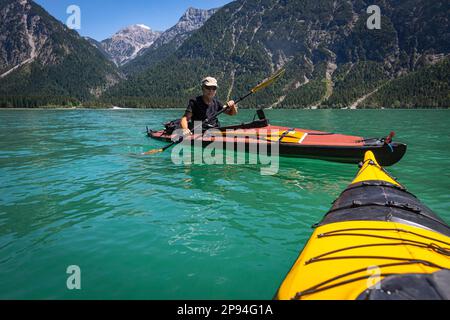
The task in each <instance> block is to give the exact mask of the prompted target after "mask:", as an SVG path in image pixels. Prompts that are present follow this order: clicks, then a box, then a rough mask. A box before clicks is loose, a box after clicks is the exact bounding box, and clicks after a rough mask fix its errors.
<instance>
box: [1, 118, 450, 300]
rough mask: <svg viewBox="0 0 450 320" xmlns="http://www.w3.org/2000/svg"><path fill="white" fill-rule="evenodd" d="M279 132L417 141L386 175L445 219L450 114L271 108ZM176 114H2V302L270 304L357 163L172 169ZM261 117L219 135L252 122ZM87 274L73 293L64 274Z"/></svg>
mask: <svg viewBox="0 0 450 320" xmlns="http://www.w3.org/2000/svg"><path fill="white" fill-rule="evenodd" d="M266 114H267V116H268V117H269V119H271V123H272V124H278V125H285V126H291V127H294V126H295V127H300V128H309V129H316V130H323V131H333V132H339V133H346V134H355V135H362V136H367V137H374V136H380V137H382V136H386V135H387V134H388V133H389V132H390V131H391V130H394V131H395V132H396V133H397V136H396V137H395V140H397V141H401V142H404V143H407V144H408V151H407V153H406V155H405V157H404V158H403V159H402V160H401V161H400V162H399V163H398V164H396V165H395V166H393V167H389V168H388V170H389V172H391V173H392V175H394V176H395V177H398V178H399V181H400V182H401V183H403V184H404V185H405V186H406V187H407V188H408V189H409V191H411V192H412V193H414V194H415V195H416V196H417V197H418V198H419V199H421V200H422V201H423V202H424V203H425V204H426V205H428V206H429V207H430V208H431V209H433V210H434V211H435V212H436V213H437V214H438V215H439V216H441V217H442V218H443V219H444V220H445V221H446V222H447V223H449V222H450V193H449V189H450V181H449V178H450V174H449V171H448V167H449V166H450V142H449V136H450V121H449V119H450V111H447V110H269V111H266ZM180 115H181V111H176V110H95V111H93V110H0V182H1V183H0V299H13V298H14V299H79V298H81V299H271V298H272V297H273V295H274V294H275V292H276V290H277V288H278V286H279V285H280V283H281V281H282V280H283V278H284V276H285V275H286V273H287V272H288V271H289V269H290V267H291V266H292V263H293V262H294V261H295V260H296V258H297V256H298V254H299V252H300V250H301V249H302V248H303V246H304V244H305V243H306V241H307V240H308V239H309V236H310V234H311V233H312V229H311V225H313V224H314V223H316V222H318V221H319V220H320V219H321V218H322V216H323V215H324V214H325V213H326V211H327V210H328V209H329V208H330V206H331V205H330V203H331V201H332V200H334V199H335V198H336V197H337V196H338V195H339V194H340V192H341V191H342V190H343V189H344V188H345V187H346V186H347V185H348V184H349V183H350V182H351V181H352V179H353V177H354V175H355V174H356V171H357V166H356V165H351V164H338V163H331V162H325V161H320V160H308V159H290V158H283V159H281V163H280V169H279V172H278V174H276V175H272V176H262V175H261V174H260V166H259V165H240V166H238V165H212V166H208V165H174V164H172V162H171V153H170V152H165V153H161V154H157V155H154V156H147V157H144V156H140V155H139V153H140V152H142V151H147V150H149V149H152V148H155V147H161V146H164V145H165V144H164V143H161V142H158V141H153V140H150V139H148V138H147V137H146V136H145V133H144V131H145V126H146V125H148V126H149V127H151V128H160V127H161V124H162V123H163V122H164V121H166V120H172V119H173V118H176V117H178V116H180ZM252 117H253V111H248V110H246V111H242V112H241V113H240V114H239V115H238V117H237V118H231V117H227V116H222V118H221V121H222V123H223V124H231V123H233V122H243V121H248V120H251V118H252ZM70 265H77V266H79V267H80V269H81V290H68V289H67V286H66V281H67V279H68V277H69V276H70V275H69V274H67V273H66V269H67V267H68V266H70Z"/></svg>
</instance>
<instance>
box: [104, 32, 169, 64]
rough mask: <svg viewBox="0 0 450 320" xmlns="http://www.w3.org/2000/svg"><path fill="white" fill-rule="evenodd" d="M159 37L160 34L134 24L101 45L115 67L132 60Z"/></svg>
mask: <svg viewBox="0 0 450 320" xmlns="http://www.w3.org/2000/svg"><path fill="white" fill-rule="evenodd" d="M160 35H161V32H159V31H153V30H152V29H151V28H150V27H148V26H146V25H144V24H134V25H131V26H128V27H125V28H123V29H121V30H120V31H118V32H117V33H116V34H114V35H113V36H112V37H111V38H109V39H106V40H103V41H102V42H101V45H102V48H103V49H104V50H105V51H106V52H107V53H108V54H109V55H110V56H111V57H112V60H113V61H114V62H115V63H116V64H117V65H122V64H125V63H126V62H128V61H130V60H132V59H134V58H135V57H136V56H137V54H138V53H139V52H140V51H141V50H142V49H145V48H148V47H150V46H151V45H152V44H153V43H154V42H155V40H156V39H158V37H159V36H160Z"/></svg>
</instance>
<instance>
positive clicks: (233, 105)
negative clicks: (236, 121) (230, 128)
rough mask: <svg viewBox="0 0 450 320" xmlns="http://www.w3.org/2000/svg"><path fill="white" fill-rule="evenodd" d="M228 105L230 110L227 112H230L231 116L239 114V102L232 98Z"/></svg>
mask: <svg viewBox="0 0 450 320" xmlns="http://www.w3.org/2000/svg"><path fill="white" fill-rule="evenodd" d="M227 107H228V110H227V112H226V114H229V115H230V116H234V115H236V114H237V110H238V107H237V104H236V103H234V101H233V100H230V101H228V102H227Z"/></svg>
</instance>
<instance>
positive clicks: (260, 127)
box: [147, 112, 406, 166]
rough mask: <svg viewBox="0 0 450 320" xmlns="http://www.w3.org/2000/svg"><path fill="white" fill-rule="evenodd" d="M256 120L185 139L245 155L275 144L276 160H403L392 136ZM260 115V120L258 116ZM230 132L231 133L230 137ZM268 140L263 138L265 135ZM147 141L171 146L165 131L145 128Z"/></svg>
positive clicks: (384, 162)
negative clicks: (365, 135) (367, 155)
mask: <svg viewBox="0 0 450 320" xmlns="http://www.w3.org/2000/svg"><path fill="white" fill-rule="evenodd" d="M258 114H259V115H260V119H258V120H255V121H253V122H250V123H243V124H240V125H235V126H228V127H222V128H219V130H220V132H222V133H223V134H222V136H220V137H208V136H205V135H192V136H189V137H187V138H185V139H188V140H190V141H191V143H192V144H194V143H195V141H196V140H197V141H198V140H199V139H201V140H202V146H203V147H206V146H208V145H209V144H211V143H212V142H213V141H215V142H216V144H217V142H222V146H223V148H225V146H229V145H230V143H231V144H234V145H235V150H238V146H237V144H238V143H243V144H244V145H245V151H248V152H252V151H251V150H255V149H254V148H251V147H250V145H251V144H252V143H259V144H260V143H265V144H267V149H268V150H269V151H270V150H271V148H272V146H273V144H274V143H278V152H279V155H280V156H285V157H300V158H313V159H321V160H328V161H335V162H344V163H358V162H359V161H361V159H362V158H363V157H364V153H365V152H366V151H368V150H372V151H373V152H374V154H375V156H376V157H377V159H378V161H379V162H380V164H381V165H383V166H390V165H393V164H395V163H397V162H398V161H400V159H401V158H402V157H403V155H404V154H405V152H406V145H405V144H403V143H397V142H393V141H392V135H391V136H388V137H387V138H363V137H359V136H350V135H344V134H338V133H331V132H322V131H316V130H308V129H300V128H289V127H283V126H273V125H270V124H269V121H268V120H267V119H266V118H265V116H264V114H263V113H262V112H259V113H258ZM261 114H262V116H261ZM230 132H231V133H230ZM267 132H269V133H270V134H271V136H270V137H269V138H267V136H266V133H267ZM147 135H148V136H149V137H150V138H153V139H157V140H161V141H165V142H171V141H172V138H173V135H172V132H170V131H169V132H168V131H167V130H158V131H155V130H150V129H148V128H147Z"/></svg>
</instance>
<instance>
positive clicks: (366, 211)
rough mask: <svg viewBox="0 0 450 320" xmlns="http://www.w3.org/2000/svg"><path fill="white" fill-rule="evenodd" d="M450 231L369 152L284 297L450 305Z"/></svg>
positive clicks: (303, 254) (301, 260) (291, 275)
mask: <svg viewBox="0 0 450 320" xmlns="http://www.w3.org/2000/svg"><path fill="white" fill-rule="evenodd" d="M449 269H450V227H449V226H448V225H447V224H446V223H445V222H444V221H443V220H441V219H440V218H439V217H437V216H436V215H435V214H434V213H433V212H432V211H431V210H430V209H429V208H427V207H426V206H425V205H423V204H422V203H421V202H420V201H419V200H418V199H417V198H416V197H415V196H414V195H412V194H411V193H409V192H408V191H406V189H405V188H404V187H403V186H402V185H401V184H399V183H398V182H397V181H396V180H395V179H394V178H392V177H391V176H390V175H389V174H388V173H387V172H386V171H385V170H384V169H383V168H382V167H381V166H380V165H379V164H378V162H377V160H376V158H375V156H374V154H373V153H372V152H371V151H368V152H367V153H366V155H365V158H364V162H363V165H362V167H361V169H360V170H359V172H358V174H357V175H356V178H355V179H354V181H353V182H352V184H350V185H349V186H348V187H347V189H345V190H344V191H343V192H342V194H341V195H340V196H339V198H338V199H337V200H335V202H334V203H333V206H332V208H331V210H330V211H329V212H328V213H327V214H326V215H325V217H324V218H323V220H322V221H321V222H320V223H319V224H318V227H317V228H316V230H315V231H314V233H313V235H312V236H311V238H310V240H309V241H308V243H307V244H306V246H305V247H304V249H303V251H302V252H301V253H300V256H299V257H298V259H297V261H296V262H295V264H294V265H293V267H292V268H291V270H290V272H289V273H288V275H287V276H286V278H285V280H284V281H283V283H282V285H281V287H280V288H279V290H278V292H277V294H276V299H315V300H317V299H318V300H321V299H337V300H342V299H352V300H353V299H364V300H367V299H369V300H379V299H380V300H385V299H450V270H449Z"/></svg>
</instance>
